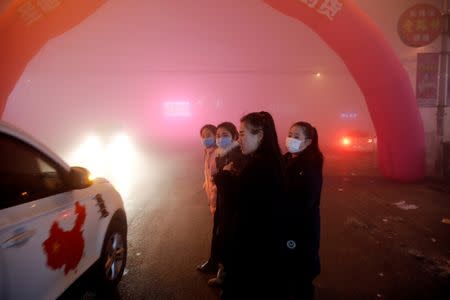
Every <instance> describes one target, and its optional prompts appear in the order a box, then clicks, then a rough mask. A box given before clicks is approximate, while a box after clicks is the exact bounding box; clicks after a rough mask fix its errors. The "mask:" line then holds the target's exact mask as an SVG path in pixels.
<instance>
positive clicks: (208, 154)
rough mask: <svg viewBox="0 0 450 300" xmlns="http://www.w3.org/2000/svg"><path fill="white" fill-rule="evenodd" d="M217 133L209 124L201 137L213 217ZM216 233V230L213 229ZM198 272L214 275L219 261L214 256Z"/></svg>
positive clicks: (199, 267) (207, 194)
mask: <svg viewBox="0 0 450 300" xmlns="http://www.w3.org/2000/svg"><path fill="white" fill-rule="evenodd" d="M216 132H217V128H216V126H214V125H211V124H207V125H205V126H203V127H202V128H201V129H200V136H201V138H202V143H203V146H204V147H205V150H204V172H203V173H204V176H205V181H204V183H203V189H204V190H205V192H206V196H207V198H208V206H209V209H210V212H211V215H213V216H214V214H215V211H216V199H217V188H216V185H215V184H214V182H213V179H212V176H213V174H215V173H216V172H217V168H216V161H215V158H216V150H217V146H216ZM213 231H214V229H213ZM213 244H214V243H213V242H211V254H212V253H213V250H212V249H213ZM197 270H198V271H200V272H205V273H214V272H216V271H217V261H214V258H213V255H211V258H210V259H208V260H207V261H206V262H205V263H203V264H201V265H199V266H197Z"/></svg>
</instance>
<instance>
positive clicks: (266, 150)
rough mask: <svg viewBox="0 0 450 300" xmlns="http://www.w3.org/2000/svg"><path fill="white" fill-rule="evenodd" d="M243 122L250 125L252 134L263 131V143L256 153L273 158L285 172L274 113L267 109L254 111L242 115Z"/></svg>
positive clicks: (281, 170)
mask: <svg viewBox="0 0 450 300" xmlns="http://www.w3.org/2000/svg"><path fill="white" fill-rule="evenodd" d="M241 122H242V123H246V124H248V125H250V127H251V128H250V132H251V133H252V134H257V133H258V132H262V133H263V138H262V141H261V144H260V145H259V147H258V149H257V150H256V153H257V154H260V155H262V156H264V157H265V158H266V159H273V160H274V161H275V162H276V164H277V165H278V167H279V170H280V172H281V173H283V170H284V168H283V165H284V164H283V158H282V154H281V149H280V145H279V144H278V135H277V131H276V128H275V122H274V120H273V118H272V115H271V114H270V113H268V112H265V111H261V112H253V113H249V114H247V115H245V116H244V117H242V118H241Z"/></svg>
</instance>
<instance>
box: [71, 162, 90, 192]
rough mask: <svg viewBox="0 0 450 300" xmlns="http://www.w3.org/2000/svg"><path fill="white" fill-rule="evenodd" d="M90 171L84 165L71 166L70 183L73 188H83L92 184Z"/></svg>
mask: <svg viewBox="0 0 450 300" xmlns="http://www.w3.org/2000/svg"><path fill="white" fill-rule="evenodd" d="M89 176H90V173H89V171H88V170H87V169H85V168H82V167H72V168H70V175H69V177H70V179H69V180H70V184H71V186H72V188H73V189H76V190H81V189H85V188H87V187H89V186H91V184H92V181H91V180H90V179H89Z"/></svg>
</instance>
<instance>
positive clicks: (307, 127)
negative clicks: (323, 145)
mask: <svg viewBox="0 0 450 300" xmlns="http://www.w3.org/2000/svg"><path fill="white" fill-rule="evenodd" d="M292 127H300V128H301V130H303V133H304V134H305V137H306V138H307V139H310V140H311V145H309V146H308V147H307V148H306V149H305V150H303V152H302V154H303V153H304V155H309V156H311V157H312V158H315V159H318V160H319V161H320V163H321V164H323V154H322V151H320V147H319V134H318V133H317V129H316V128H315V127H314V126H312V125H311V124H310V123H308V122H297V123H294V124H293V125H292V126H291V128H292Z"/></svg>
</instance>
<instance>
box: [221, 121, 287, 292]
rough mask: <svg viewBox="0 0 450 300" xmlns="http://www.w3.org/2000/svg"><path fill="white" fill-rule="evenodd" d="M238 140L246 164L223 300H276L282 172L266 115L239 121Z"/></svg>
mask: <svg viewBox="0 0 450 300" xmlns="http://www.w3.org/2000/svg"><path fill="white" fill-rule="evenodd" d="M239 135H240V138H239V143H240V144H241V148H242V153H243V154H244V155H245V156H246V158H247V162H246V166H245V167H244V168H243V170H242V171H241V172H240V174H239V176H238V180H237V182H238V187H237V192H236V207H235V208H234V215H233V221H232V226H231V228H232V233H231V236H230V242H229V243H228V244H226V246H227V249H226V252H229V253H230V257H229V260H227V273H226V277H225V283H224V290H223V294H222V299H277V298H276V295H277V293H278V292H279V290H278V285H277V282H278V281H277V280H276V277H277V276H279V273H278V272H277V265H278V261H277V257H278V256H277V253H278V237H277V229H276V228H277V222H278V220H277V213H276V212H277V211H278V210H279V209H278V206H279V200H280V198H281V197H283V181H284V178H283V174H284V172H283V163H282V155H281V151H280V147H279V145H278V139H277V133H276V130H275V124H274V121H273V118H272V116H271V115H270V114H269V113H267V112H259V113H250V114H248V115H246V116H244V117H243V118H242V119H241V126H240V132H239ZM228 168H229V166H227V167H225V169H228Z"/></svg>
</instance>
